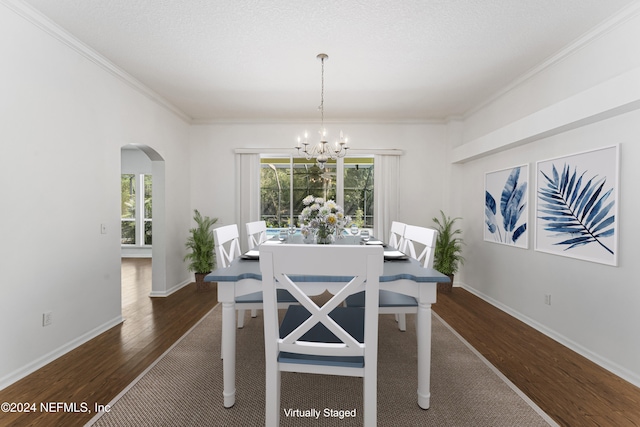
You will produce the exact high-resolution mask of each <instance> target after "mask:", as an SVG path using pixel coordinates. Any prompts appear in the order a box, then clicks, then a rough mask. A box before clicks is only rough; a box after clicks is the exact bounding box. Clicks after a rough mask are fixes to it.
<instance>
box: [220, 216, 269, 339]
mask: <svg viewBox="0 0 640 427" xmlns="http://www.w3.org/2000/svg"><path fill="white" fill-rule="evenodd" d="M213 237H214V240H215V250H216V260H217V262H218V268H226V267H228V266H229V265H230V264H231V262H232V261H233V260H235V259H236V258H238V257H239V256H240V255H241V251H240V241H239V238H240V235H239V233H238V226H237V225H236V224H231V225H225V226H223V227H218V228H216V229H214V230H213ZM260 308H262V295H261V294H260V293H259V292H254V293H252V294H249V295H243V296H241V297H238V298H236V310H237V311H238V328H243V327H244V311H245V310H252V313H251V315H252V317H256V316H257V313H256V311H254V310H258V309H260Z"/></svg>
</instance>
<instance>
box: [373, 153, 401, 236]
mask: <svg viewBox="0 0 640 427" xmlns="http://www.w3.org/2000/svg"><path fill="white" fill-rule="evenodd" d="M399 173H400V156H399V155H397V154H396V155H386V154H377V155H376V156H375V167H374V175H373V182H374V190H373V191H374V193H373V201H374V205H375V207H374V211H375V223H374V225H373V233H374V235H375V236H376V238H377V239H380V240H382V241H386V240H387V238H388V237H389V230H390V228H391V221H397V220H398V211H399V209H398V205H399V202H400V201H399V199H398V193H399V190H400V188H399Z"/></svg>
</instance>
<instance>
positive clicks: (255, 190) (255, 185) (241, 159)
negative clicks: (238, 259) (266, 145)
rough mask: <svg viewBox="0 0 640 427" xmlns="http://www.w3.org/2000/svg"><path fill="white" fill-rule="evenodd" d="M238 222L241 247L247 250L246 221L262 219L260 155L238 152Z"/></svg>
mask: <svg viewBox="0 0 640 427" xmlns="http://www.w3.org/2000/svg"><path fill="white" fill-rule="evenodd" d="M236 183H237V186H238V188H236V215H235V216H236V223H237V224H238V231H239V233H240V247H241V248H242V251H243V252H244V251H246V250H248V249H249V248H248V247H247V229H246V225H245V224H246V223H247V222H252V221H258V220H260V155H259V154H254V153H236Z"/></svg>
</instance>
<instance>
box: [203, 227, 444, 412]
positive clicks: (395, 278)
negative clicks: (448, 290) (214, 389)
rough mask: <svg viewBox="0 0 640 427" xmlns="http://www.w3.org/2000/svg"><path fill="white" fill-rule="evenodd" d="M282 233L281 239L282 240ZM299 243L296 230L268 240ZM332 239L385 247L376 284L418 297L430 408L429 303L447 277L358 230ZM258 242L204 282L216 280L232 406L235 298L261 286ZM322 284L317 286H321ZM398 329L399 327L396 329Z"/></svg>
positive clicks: (425, 399)
mask: <svg viewBox="0 0 640 427" xmlns="http://www.w3.org/2000/svg"><path fill="white" fill-rule="evenodd" d="M280 239H282V240H280ZM292 243H293V244H302V243H303V237H302V235H300V234H291V235H286V236H280V237H278V236H276V237H274V238H272V239H270V240H267V241H266V242H264V243H262V244H263V245H266V244H292ZM333 244H335V245H341V244H346V245H360V244H380V245H382V246H383V247H384V254H385V262H384V265H383V273H382V276H380V289H384V290H389V291H394V292H398V293H402V294H405V295H410V296H413V297H414V298H415V299H416V300H417V302H418V307H417V313H416V340H417V364H418V367H417V368H418V369H417V372H418V390H417V394H418V396H417V400H418V405H419V406H420V407H421V408H423V409H428V408H429V405H430V397H431V393H430V382H431V304H434V303H435V302H436V297H437V291H436V288H437V283H438V282H449V281H450V279H449V278H448V277H447V276H445V275H444V274H442V273H440V272H438V271H436V270H434V269H432V268H425V267H423V266H422V265H421V264H420V263H419V262H418V261H417V260H415V259H413V258H410V257H408V256H407V255H406V254H403V253H402V252H399V251H398V250H396V249H395V248H392V247H390V246H388V245H386V244H384V243H383V242H382V241H378V240H376V239H375V238H373V237H371V239H370V240H368V241H367V242H365V241H363V239H362V238H361V237H360V236H358V235H356V236H346V235H345V236H341V237H339V238H336V239H335V243H333ZM259 252H260V246H258V248H257V249H254V250H253V251H249V252H247V253H245V254H243V256H241V257H239V258H237V259H235V260H234V261H232V262H231V264H230V265H229V266H228V267H226V268H219V269H215V270H214V271H212V272H211V273H209V274H208V275H207V276H206V277H205V279H204V280H205V282H217V283H218V301H219V302H220V304H221V305H222V343H221V345H222V358H223V361H222V366H223V368H222V369H223V402H224V407H226V408H230V407H232V406H233V405H234V404H235V397H236V316H235V313H236V309H235V300H236V298H237V297H240V296H242V295H247V294H251V293H254V292H259V291H261V287H262V275H261V272H260V263H259V262H258V259H259ZM304 281H305V282H308V283H313V284H320V285H322V284H323V282H324V283H325V284H327V285H328V284H329V282H331V281H334V282H339V281H344V278H340V277H335V278H332V277H331V276H308V277H307V276H305V277H304ZM322 288H323V286H320V287H319V289H322ZM398 333H403V332H400V331H398Z"/></svg>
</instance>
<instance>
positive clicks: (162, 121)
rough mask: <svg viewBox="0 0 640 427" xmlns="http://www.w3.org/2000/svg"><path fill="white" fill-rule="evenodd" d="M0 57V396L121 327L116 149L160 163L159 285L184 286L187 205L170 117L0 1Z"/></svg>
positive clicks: (183, 154) (179, 124)
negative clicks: (163, 181)
mask: <svg viewBox="0 0 640 427" xmlns="http://www.w3.org/2000/svg"><path fill="white" fill-rule="evenodd" d="M27 18H28V17H27ZM0 57H2V67H0V93H1V94H2V96H0V116H1V117H2V120H0V141H2V142H1V143H0V200H2V209H0V236H2V240H1V242H0V260H2V261H1V262H2V268H1V269H0V325H2V330H3V337H2V345H1V346H0V388H3V387H4V386H6V385H8V384H9V383H11V382H13V381H15V380H17V379H19V378H20V377H22V376H24V375H26V374H28V373H29V372H31V371H33V370H34V369H36V368H38V367H39V366H42V365H43V364H46V363H47V362H49V361H50V360H52V359H54V358H56V357H57V356H58V355H60V354H62V353H64V352H66V351H68V350H69V349H71V348H73V347H75V346H77V345H79V344H81V343H82V342H84V341H85V340H87V339H89V338H91V337H93V336H95V335H96V334H98V333H100V332H102V331H103V330H105V329H107V328H109V327H111V326H113V325H115V324H117V323H119V322H120V321H121V320H122V319H121V316H120V314H121V295H120V212H119V205H120V195H119V192H120V184H119V182H120V148H121V146H123V145H126V144H129V143H136V144H145V145H148V146H150V147H153V148H154V149H155V150H156V151H157V152H158V153H160V154H161V155H162V157H163V158H164V159H165V161H166V176H167V188H166V205H167V208H166V210H167V212H166V224H167V227H166V230H165V233H166V239H167V247H168V249H167V254H166V258H167V271H166V283H167V286H172V285H174V284H177V283H180V282H183V281H185V280H187V279H188V278H189V274H188V272H187V271H186V267H185V266H184V264H183V263H182V256H183V255H184V240H185V239H186V233H187V230H188V227H189V225H190V215H189V206H190V202H189V195H188V193H187V192H185V191H184V188H186V187H187V186H188V185H189V176H188V171H189V168H188V161H189V157H188V144H187V140H188V125H187V124H186V123H185V122H184V121H183V120H182V119H180V118H178V117H177V116H176V115H175V114H174V113H172V112H170V111H169V110H168V109H167V108H166V107H163V106H160V105H159V104H157V103H155V102H153V101H151V100H150V99H149V97H148V96H145V95H143V94H141V93H140V92H139V91H137V90H134V89H132V87H131V85H129V84H127V83H125V82H124V81H123V80H122V79H119V78H116V77H114V75H113V74H112V73H110V72H108V71H106V70H105V69H104V68H102V67H100V66H98V65H96V63H95V62H93V61H91V60H89V59H88V58H87V56H85V55H82V54H80V53H79V52H78V51H77V50H75V49H72V48H70V47H69V46H68V45H67V44H65V43H63V42H61V41H60V40H58V39H56V38H54V37H52V36H51V35H50V34H48V33H47V32H46V31H44V30H42V29H40V28H38V27H36V26H35V25H34V24H32V23H31V22H30V21H29V19H25V18H24V17H22V16H19V15H17V14H16V13H14V12H13V11H12V10H10V9H9V8H8V7H5V4H0ZM101 224H105V225H106V229H107V233H106V234H101ZM46 311H51V312H52V313H53V324H52V325H50V326H47V327H43V326H42V314H43V313H44V312H46Z"/></svg>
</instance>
